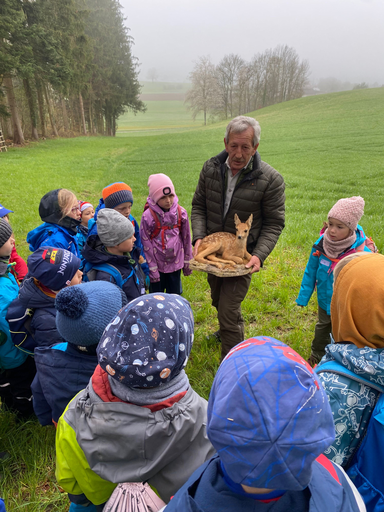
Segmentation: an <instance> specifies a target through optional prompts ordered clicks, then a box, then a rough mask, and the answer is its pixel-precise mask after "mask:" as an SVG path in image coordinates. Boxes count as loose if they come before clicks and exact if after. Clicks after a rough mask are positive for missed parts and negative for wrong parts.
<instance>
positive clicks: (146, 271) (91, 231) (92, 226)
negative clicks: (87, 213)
mask: <svg viewBox="0 0 384 512" xmlns="http://www.w3.org/2000/svg"><path fill="white" fill-rule="evenodd" d="M103 208H105V205H104V201H103V199H102V198H101V199H100V201H99V204H98V205H97V207H96V210H95V215H94V217H93V219H90V220H89V222H88V228H89V232H88V236H92V235H97V224H96V221H97V215H98V213H99V211H100V210H102V209H103ZM128 218H129V220H130V221H131V222H132V224H133V227H134V228H135V238H136V242H135V247H138V248H139V251H140V256H142V257H143V258H144V259H145V254H144V247H143V244H142V242H141V237H140V226H139V224H138V223H137V220H136V219H135V217H134V216H133V215H131V214H129V217H128ZM141 269H142V271H143V272H144V274H145V275H146V276H149V267H148V263H147V262H145V263H142V264H141Z"/></svg>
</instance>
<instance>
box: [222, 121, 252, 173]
mask: <svg viewBox="0 0 384 512" xmlns="http://www.w3.org/2000/svg"><path fill="white" fill-rule="evenodd" d="M252 139H253V128H251V127H249V128H247V129H246V130H245V131H243V132H241V133H230V134H229V138H228V142H226V141H225V139H224V144H225V149H226V151H227V153H228V161H229V167H230V168H231V171H232V172H234V173H235V174H236V173H237V172H239V171H241V169H243V167H245V166H246V165H247V163H248V161H249V159H250V158H251V156H253V155H254V154H255V153H256V149H257V147H258V145H259V144H256V146H254V145H253V142H252Z"/></svg>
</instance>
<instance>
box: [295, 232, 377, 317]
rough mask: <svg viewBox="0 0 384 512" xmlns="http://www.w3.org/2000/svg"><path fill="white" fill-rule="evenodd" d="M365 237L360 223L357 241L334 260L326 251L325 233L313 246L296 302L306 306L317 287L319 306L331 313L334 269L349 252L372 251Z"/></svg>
mask: <svg viewBox="0 0 384 512" xmlns="http://www.w3.org/2000/svg"><path fill="white" fill-rule="evenodd" d="M365 239H366V236H365V233H364V231H363V228H362V227H361V226H359V225H358V226H357V229H356V242H355V243H354V244H353V245H352V247H350V248H349V249H348V250H347V251H345V252H344V253H342V254H341V255H340V256H339V257H338V258H337V259H336V260H333V259H331V258H329V257H328V256H327V255H326V254H325V252H324V249H323V235H321V237H320V238H319V239H318V240H316V242H315V244H314V246H313V247H312V251H311V254H310V256H309V260H308V263H307V266H306V268H305V272H304V276H303V280H302V282H301V287H300V292H299V296H298V297H297V299H296V304H298V305H299V306H306V305H307V304H308V302H309V299H310V298H311V296H312V293H313V292H314V290H315V287H316V288H317V302H318V303H319V306H320V307H321V308H322V309H324V311H326V312H327V314H328V315H330V314H331V299H332V294H333V269H334V267H335V265H336V263H337V262H338V261H339V260H341V259H342V258H344V257H345V256H347V255H348V254H353V253H354V252H357V251H367V252H371V251H370V250H369V249H368V247H367V246H366V245H365Z"/></svg>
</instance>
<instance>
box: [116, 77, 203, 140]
mask: <svg viewBox="0 0 384 512" xmlns="http://www.w3.org/2000/svg"><path fill="white" fill-rule="evenodd" d="M141 85H142V89H141V93H142V100H143V102H144V103H145V105H146V107H147V110H146V112H144V113H143V112H139V113H138V114H136V115H135V114H133V113H132V112H127V113H126V114H124V115H122V116H121V117H120V118H119V121H118V129H117V136H118V137H124V136H126V135H130V136H133V135H140V136H141V135H143V133H145V134H146V135H150V134H156V135H159V134H162V133H167V132H168V133H169V132H170V131H172V132H175V131H183V130H185V129H190V128H200V127H201V126H202V125H203V115H202V114H199V115H198V116H197V117H196V120H195V121H194V120H193V119H192V116H191V112H190V111H189V110H188V108H187V106H186V105H185V103H184V97H185V94H186V92H187V91H188V89H189V88H190V87H191V84H189V83H172V82H142V83H141Z"/></svg>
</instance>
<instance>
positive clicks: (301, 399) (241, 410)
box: [207, 336, 335, 490]
mask: <svg viewBox="0 0 384 512" xmlns="http://www.w3.org/2000/svg"><path fill="white" fill-rule="evenodd" d="M207 434H208V437H209V440H210V441H211V443H212V445H213V446H214V447H215V448H216V450H217V453H218V454H219V456H220V459H221V463H222V465H223V467H224V470H225V472H226V473H227V474H228V476H229V477H230V479H231V480H233V481H234V482H235V483H237V484H243V485H247V486H250V487H258V488H265V489H279V490H302V489H304V488H305V487H307V485H308V483H309V481H310V479H311V474H312V473H311V471H312V470H311V466H312V463H313V461H314V460H315V459H316V458H317V457H318V456H319V455H320V454H321V453H323V451H324V450H326V449H327V448H328V447H329V446H330V445H331V444H332V442H333V441H334V439H335V427H334V423H333V418H332V412H331V409H330V406H329V402H328V398H327V395H326V393H325V391H324V389H323V387H322V385H321V384H320V383H319V380H318V378H317V376H316V374H314V372H313V369H312V368H311V367H310V366H309V365H308V364H307V363H306V361H305V360H304V359H303V358H302V357H301V356H300V355H299V354H297V353H296V352H295V351H294V350H293V349H291V348H290V347H288V346H287V345H285V344H284V343H282V342H281V341H278V340H275V339H273V338H269V337H264V336H262V337H257V338H251V339H249V340H247V341H243V342H242V343H240V344H239V345H237V346H236V347H234V348H233V349H232V350H231V351H230V352H229V353H228V355H227V356H226V358H225V359H224V361H223V362H222V363H221V366H220V368H219V370H218V372H217V374H216V377H215V380H214V382H213V386H212V389H211V394H210V397H209V402H208V423H207Z"/></svg>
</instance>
